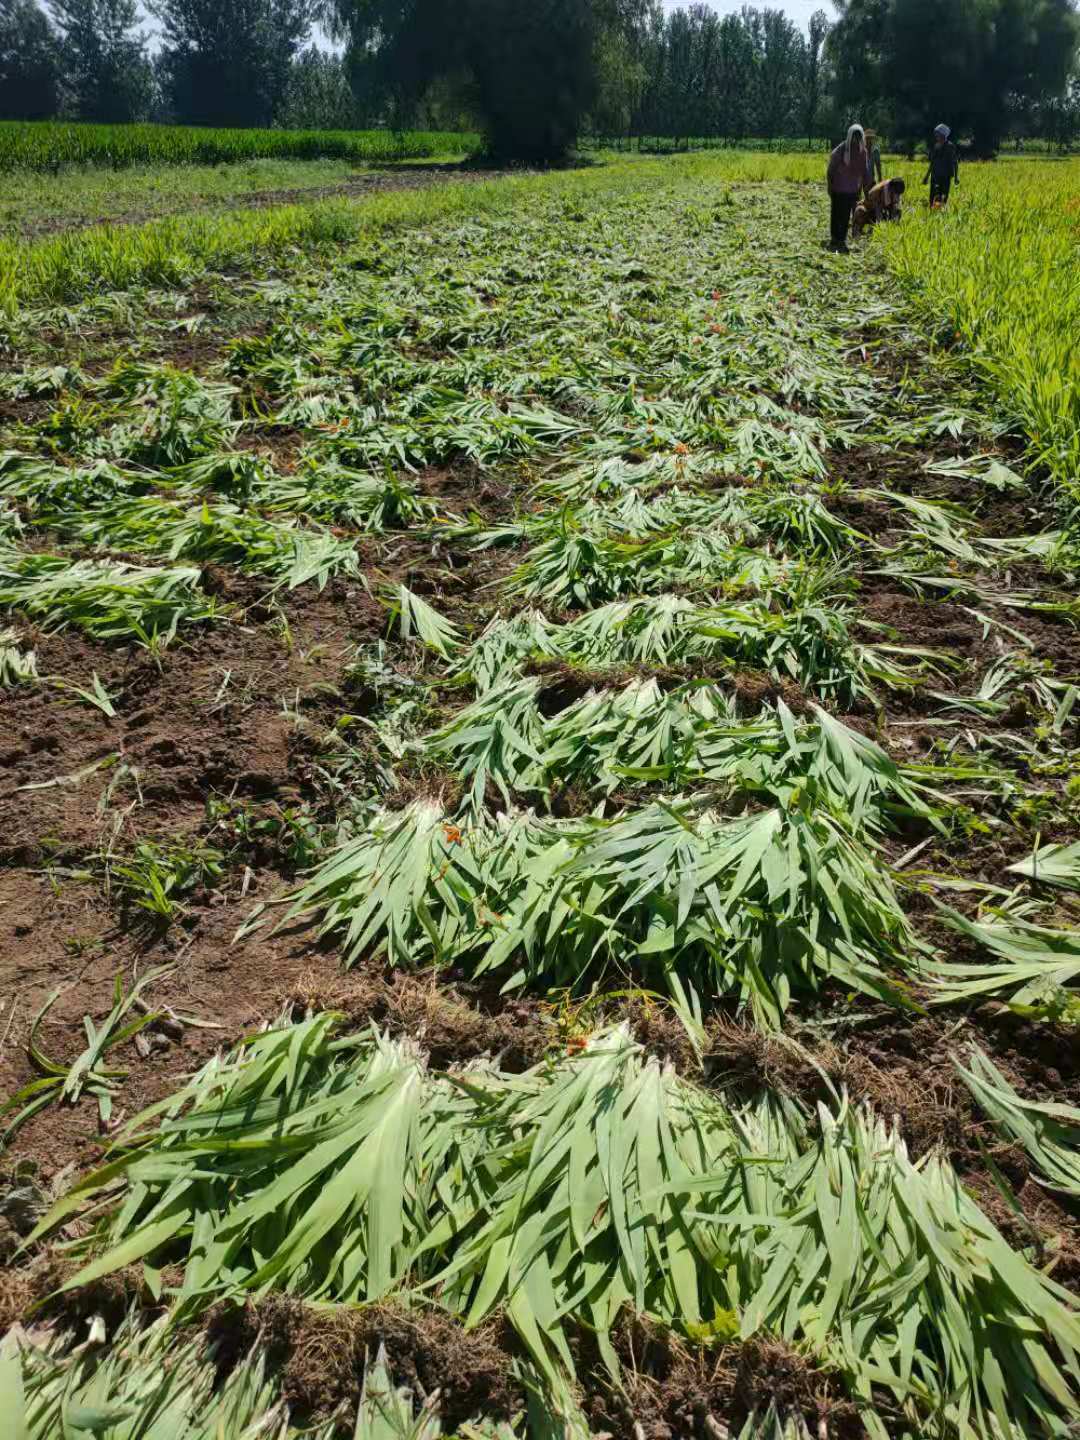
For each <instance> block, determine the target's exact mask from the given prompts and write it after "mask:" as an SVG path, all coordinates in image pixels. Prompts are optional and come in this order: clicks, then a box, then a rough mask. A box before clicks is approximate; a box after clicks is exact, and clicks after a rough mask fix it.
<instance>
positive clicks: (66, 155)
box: [0, 120, 479, 171]
mask: <svg viewBox="0 0 1080 1440" xmlns="http://www.w3.org/2000/svg"><path fill="white" fill-rule="evenodd" d="M478 143H479V142H478V137H477V136H475V135H459V134H451V133H448V132H442V131H428V130H408V131H396V130H231V129H225V130H215V129H212V128H209V127H205V126H188V125H92V124H88V123H80V124H75V123H72V122H70V121H54V120H40V121H16V120H5V121H2V122H0V171H12V170H14V171H19V170H26V171H60V170H65V169H69V168H71V167H73V166H105V167H107V168H108V169H111V170H125V169H127V168H128V166H131V165H230V164H235V163H237V162H239V161H242V160H257V159H268V158H278V159H284V158H290V159H296V160H316V159H322V158H327V157H338V158H341V159H346V160H355V161H357V162H358V163H365V164H377V163H379V162H380V161H382V162H385V161H389V160H417V159H428V158H435V157H438V156H440V155H460V154H462V153H467V152H468V151H469V150H471V149H474V148H475V147H476V145H477V144H478Z"/></svg>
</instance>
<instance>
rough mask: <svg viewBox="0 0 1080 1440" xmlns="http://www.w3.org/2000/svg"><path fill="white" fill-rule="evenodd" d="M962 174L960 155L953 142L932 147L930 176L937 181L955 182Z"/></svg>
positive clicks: (948, 141) (947, 141) (949, 141)
mask: <svg viewBox="0 0 1080 1440" xmlns="http://www.w3.org/2000/svg"><path fill="white" fill-rule="evenodd" d="M959 173H960V155H959V152H958V151H957V149H956V146H955V145H954V144H953V143H952V141H951V140H946V141H945V144H944V145H931V146H930V174H931V175H933V177H934V179H935V180H955V179H956V177H957V175H958V174H959Z"/></svg>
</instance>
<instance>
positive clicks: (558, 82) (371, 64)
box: [328, 0, 653, 160]
mask: <svg viewBox="0 0 1080 1440" xmlns="http://www.w3.org/2000/svg"><path fill="white" fill-rule="evenodd" d="M328 9H329V13H330V18H331V20H332V22H333V23H334V25H335V27H336V29H337V31H338V33H339V34H340V35H342V36H343V37H345V38H346V39H347V42H348V46H349V55H350V60H351V64H352V69H353V73H354V75H355V76H356V79H357V83H358V86H359V87H360V88H361V89H364V90H366V92H367V93H368V94H370V95H372V96H375V97H379V98H381V99H383V100H384V101H385V103H386V104H387V105H388V106H389V107H390V110H391V112H392V113H393V114H394V115H396V116H399V117H401V116H406V115H408V114H409V113H410V112H411V110H413V109H414V108H415V107H416V106H417V105H418V104H419V103H420V102H421V100H422V98H423V96H424V94H425V93H426V91H427V90H428V89H429V88H430V87H431V86H432V85H433V84H434V83H436V82H437V81H438V80H440V79H441V78H444V77H446V76H447V75H456V76H458V77H460V80H461V84H462V87H463V90H464V92H465V94H466V95H467V97H468V99H469V101H470V103H471V105H472V107H473V108H474V110H475V112H476V115H477V117H478V119H479V121H480V123H481V125H482V126H483V129H484V131H485V133H486V136H487V140H488V148H489V150H490V151H491V153H492V154H493V155H497V156H500V157H513V158H518V159H524V160H544V159H552V158H556V157H557V156H559V155H561V154H563V153H565V151H566V150H568V149H569V147H570V146H571V145H572V144H573V143H574V140H575V139H576V138H577V134H578V131H579V128H580V126H581V123H582V121H583V119H584V117H585V116H586V115H587V114H588V113H589V111H590V109H591V108H592V107H593V106H594V105H596V104H597V103H598V102H599V101H600V98H601V90H602V76H603V72H604V67H605V64H606V65H607V66H609V67H610V66H613V65H614V66H615V67H617V68H619V69H620V73H621V71H622V67H623V66H624V65H629V64H632V63H633V61H632V56H633V52H634V49H635V46H636V45H637V44H638V43H639V41H640V37H641V34H642V33H643V31H644V28H645V26H646V25H647V23H648V19H649V15H650V12H651V11H652V9H653V3H652V0H530V3H529V4H527V5H524V4H521V3H520V0H330V4H329V6H328ZM609 93H610V92H609Z"/></svg>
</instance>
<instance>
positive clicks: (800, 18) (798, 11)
mask: <svg viewBox="0 0 1080 1440" xmlns="http://www.w3.org/2000/svg"><path fill="white" fill-rule="evenodd" d="M689 3H690V0H664V6H665V8H666V9H668V10H675V9H677V8H678V7H679V5H687V4H689ZM705 3H706V4H708V5H711V6H712V8H713V9H714V10H715V11H716V13H717V14H718V15H728V14H730V13H731V12H732V11H733V10H741V9H742V6H743V0H705ZM750 3H752V4H758V5H762V6H768V8H769V9H771V10H783V11H784V13H785V14H786V15H790V17H791V18H792V20H794V21H795V23H796V25H798V26H800V28H801V29H803V30H805V29H806V26H807V24H808V22H809V20H810V16H811V15H812V14H813V13H814V11H815V10H820V9H824V10H826V11H828V10H829V9H830V8H831V7H830V6H829V5H827V4H825V3H823V0H781V3H777V0H750ZM139 8H140V9H142V6H141V5H140V7H139ZM144 18H145V19H146V20H147V21H148V24H147V31H148V33H152V32H153V30H154V28H155V27H154V25H153V22H152V21H150V20H149V17H148V16H145V12H144ZM315 38H316V39H317V41H318V43H319V44H320V45H322V46H326V45H328V43H329V42H328V41H327V39H326V36H325V35H324V34H322V32H321V31H319V30H318V29H317V30H316V35H315Z"/></svg>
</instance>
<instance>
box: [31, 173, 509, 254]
mask: <svg viewBox="0 0 1080 1440" xmlns="http://www.w3.org/2000/svg"><path fill="white" fill-rule="evenodd" d="M511 173H513V174H515V175H520V174H527V173H529V172H527V171H520V170H515V171H513V172H511V171H509V170H466V169H462V168H459V167H457V166H446V165H431V166H427V165H425V166H416V167H412V166H410V167H407V168H406V167H403V168H402V169H400V170H397V171H393V172H387V171H381V170H380V171H375V172H372V173H367V174H360V175H357V176H356V178H355V179H352V180H345V181H341V182H339V183H338V184H334V185H313V186H295V187H292V188H290V189H285V190H260V191H252V192H240V193H238V194H236V195H207V196H195V197H182V196H177V197H176V199H175V203H167V204H164V205H162V206H160V207H156V208H153V209H138V208H136V209H131V210H123V211H119V212H117V213H115V214H112V215H109V216H106V217H104V218H98V217H93V216H83V215H56V216H51V217H45V218H42V219H36V218H35V219H33V220H28V221H26V222H25V223H23V224H20V225H18V226H17V227H16V229H15V230H14V235H15V236H16V237H18V238H21V239H24V240H47V239H49V238H50V237H52V236H55V235H67V234H71V233H73V232H74V231H78V230H89V229H91V228H93V227H94V226H97V225H110V226H113V225H144V224H146V223H147V222H148V221H151V220H163V219H167V218H169V217H172V216H176V215H192V214H197V213H198V212H200V211H215V210H218V211H220V210H273V209H276V208H278V207H280V206H283V205H300V204H305V205H309V204H312V203H314V202H315V201H318V200H337V199H354V200H359V199H365V198H367V197H368V196H371V195H382V194H389V193H390V192H392V191H395V190H424V189H428V188H433V187H436V186H444V185H470V184H475V183H476V182H478V181H485V180H498V179H500V178H502V177H504V176H506V175H509V174H511Z"/></svg>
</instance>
